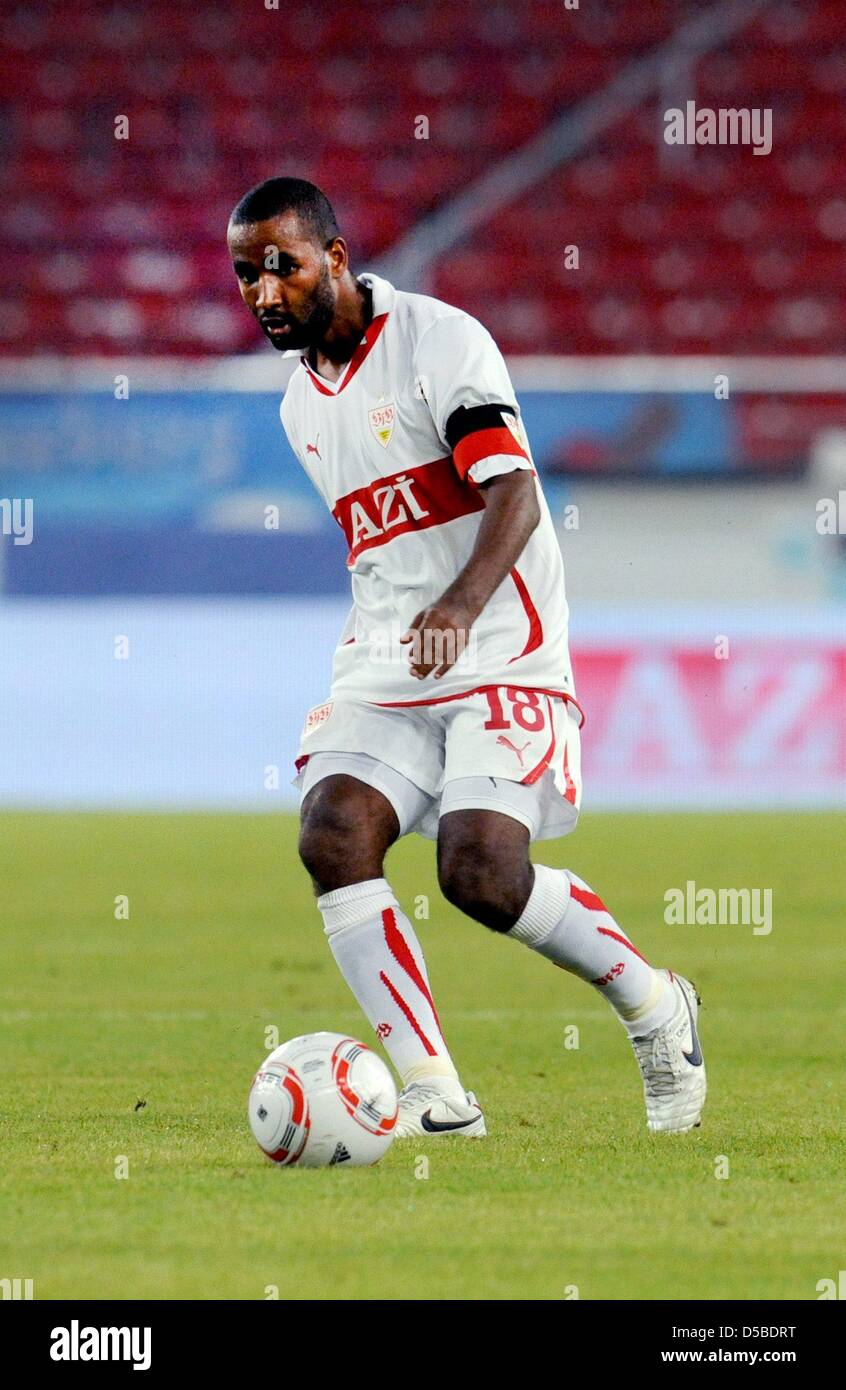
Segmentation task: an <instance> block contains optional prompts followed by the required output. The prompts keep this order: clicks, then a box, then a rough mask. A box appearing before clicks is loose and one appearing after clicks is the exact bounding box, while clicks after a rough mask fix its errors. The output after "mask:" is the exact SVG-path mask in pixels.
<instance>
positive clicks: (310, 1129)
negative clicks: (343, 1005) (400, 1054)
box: [247, 1033, 397, 1168]
mask: <svg viewBox="0 0 846 1390" xmlns="http://www.w3.org/2000/svg"><path fill="white" fill-rule="evenodd" d="M247 1113H248V1115H249V1120H250V1129H251V1130H252V1131H253V1135H254V1137H255V1139H256V1142H257V1143H258V1146H259V1148H260V1149H262V1150H263V1152H264V1153H266V1154H267V1156H268V1158H270V1159H272V1160H273V1162H274V1163H278V1164H279V1165H280V1166H284V1167H291V1166H292V1165H293V1164H294V1163H296V1164H298V1165H299V1166H300V1168H327V1167H330V1166H331V1165H332V1164H334V1163H346V1164H347V1165H348V1166H349V1167H351V1168H358V1167H362V1166H364V1165H366V1164H371V1163H378V1161H379V1159H380V1158H381V1157H382V1155H383V1153H385V1151H386V1149H387V1148H388V1146H389V1145H390V1142H391V1140H392V1139H393V1137H394V1126H395V1125H396V1122H397V1091H396V1087H395V1085H394V1082H393V1077H392V1076H391V1073H390V1072H389V1071H388V1068H387V1067H386V1066H385V1063H384V1062H383V1061H382V1060H381V1058H380V1057H377V1056H376V1053H375V1052H372V1051H371V1049H370V1048H369V1047H365V1045H364V1043H360V1042H356V1040H355V1039H354V1038H349V1037H346V1036H345V1035H344V1034H343V1033H306V1034H305V1035H304V1036H303V1037H301V1038H292V1039H291V1040H290V1042H286V1043H283V1044H282V1046H281V1047H277V1048H276V1050H275V1052H271V1053H270V1056H269V1057H267V1058H265V1060H264V1062H263V1063H262V1065H261V1067H260V1068H259V1070H258V1071H257V1072H256V1074H255V1076H254V1077H253V1084H252V1086H251V1087H250V1098H249V1102H248V1106H247Z"/></svg>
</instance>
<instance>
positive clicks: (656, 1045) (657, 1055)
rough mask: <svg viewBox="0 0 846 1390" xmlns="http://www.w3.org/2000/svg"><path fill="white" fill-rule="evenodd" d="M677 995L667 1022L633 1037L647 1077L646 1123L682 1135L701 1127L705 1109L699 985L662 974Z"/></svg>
mask: <svg viewBox="0 0 846 1390" xmlns="http://www.w3.org/2000/svg"><path fill="white" fill-rule="evenodd" d="M661 974H662V975H664V976H665V977H666V979H668V980H669V981H670V983H671V985H672V986H673V988H674V989H675V991H676V995H677V1006H676V1010H675V1013H674V1014H673V1016H672V1018H671V1019H670V1021H669V1023H665V1024H664V1025H663V1027H661V1028H656V1029H655V1031H654V1032H652V1033H647V1034H646V1036H645V1037H643V1038H632V1039H631V1044H632V1047H633V1048H634V1050H635V1056H636V1057H637V1061H638V1066H639V1067H640V1071H641V1075H642V1077H643V1095H644V1099H645V1101H646V1123H647V1126H648V1128H649V1129H651V1130H653V1131H655V1130H662V1131H667V1132H672V1133H675V1134H683V1133H684V1132H685V1131H686V1130H688V1129H694V1128H695V1127H696V1126H697V1125H698V1124H699V1117H700V1115H701V1114H702V1107H703V1105H704V1104H705V1091H706V1081H705V1059H704V1058H703V1056H702V1048H701V1047H700V1046H699V1036H698V1034H697V1031H696V1021H697V1017H698V1014H699V1004H700V999H699V995H698V994H697V993H696V986H695V985H692V984H691V983H690V981H689V980H685V979H684V978H683V976H681V975H674V974H673V972H672V971H671V970H662V971H661Z"/></svg>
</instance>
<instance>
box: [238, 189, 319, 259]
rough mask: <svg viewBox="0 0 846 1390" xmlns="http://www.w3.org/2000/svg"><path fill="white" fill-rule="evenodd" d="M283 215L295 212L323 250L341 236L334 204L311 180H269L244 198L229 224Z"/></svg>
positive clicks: (260, 220) (240, 223) (251, 190)
mask: <svg viewBox="0 0 846 1390" xmlns="http://www.w3.org/2000/svg"><path fill="white" fill-rule="evenodd" d="M283 212H295V213H296V214H297V217H298V218H299V219H300V222H301V223H302V224H303V226H304V227H307V228H308V230H309V231H310V232H311V234H312V237H313V238H314V240H315V241H316V242H318V244H319V245H320V246H327V245H328V243H329V242H330V241H332V240H333V238H334V237H336V236H340V232H339V230H338V223H337V221H336V218H335V214H334V212H333V211H332V204H331V203H330V202H329V199H328V198H327V197H326V194H325V193H323V192H322V191H321V189H319V188H318V187H317V185H316V184H314V183H309V182H308V179H288V178H277V179H265V181H264V183H258V184H256V186H255V188H251V189H250V191H249V193H245V194H244V196H243V198H242V199H241V201H240V203H237V204H236V206H235V208H234V209H233V211H232V216H231V217H230V219H229V221H230V222H231V223H233V224H234V225H235V226H242V225H243V224H244V223H245V222H264V221H265V220H266V219H267V218H268V217H278V216H279V214H280V213H283Z"/></svg>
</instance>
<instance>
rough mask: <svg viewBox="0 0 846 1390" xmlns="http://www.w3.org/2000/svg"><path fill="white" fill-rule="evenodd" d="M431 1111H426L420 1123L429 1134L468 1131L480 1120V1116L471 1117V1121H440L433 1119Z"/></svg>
mask: <svg viewBox="0 0 846 1390" xmlns="http://www.w3.org/2000/svg"><path fill="white" fill-rule="evenodd" d="M431 1114H432V1112H431V1110H424V1111H423V1114H422V1115H421V1116H420V1123H421V1125H422V1126H423V1128H424V1129H425V1131H426V1133H427V1134H444V1133H445V1132H446V1131H447V1130H450V1129H466V1128H467V1126H468V1125H474V1124H475V1123H476V1121H477V1120H478V1118H479V1116H478V1115H471V1117H470V1119H469V1120H455V1121H452V1120H450V1121H444V1122H442V1121H440V1120H433V1119H432V1118H431Z"/></svg>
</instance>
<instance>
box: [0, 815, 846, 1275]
mask: <svg viewBox="0 0 846 1390" xmlns="http://www.w3.org/2000/svg"><path fill="white" fill-rule="evenodd" d="M295 835H296V827H295V821H294V818H293V817H289V816H214V815H208V816H200V815H197V816H189V815H185V816H155V815H149V816H145V815H137V816H130V815H125V816H100V815H66V816H61V815H17V814H15V815H12V814H9V815H4V816H2V817H0V863H2V909H0V914H1V915H2V970H0V1025H1V1026H0V1039H2V1078H3V1080H2V1092H3V1099H2V1107H1V1108H2V1153H3V1162H2V1170H1V1171H0V1277H2V1278H22V1279H26V1278H31V1279H33V1280H34V1290H35V1297H36V1298H37V1299H55V1298H77V1297H80V1298H94V1299H97V1298H114V1297H117V1298H149V1299H166V1298H199V1299H205V1298H224V1299H233V1298H237V1299H263V1298H266V1297H268V1296H272V1293H273V1290H278V1296H279V1298H280V1299H295V1298H308V1299H335V1298H343V1299H370V1298H379V1299H382V1298H387V1299H468V1298H469V1299H514V1298H519V1299H525V1298H528V1299H544V1300H546V1299H551V1300H563V1299H566V1298H568V1297H573V1296H574V1294H573V1289H574V1287H575V1288H576V1289H577V1290H578V1296H579V1297H580V1298H582V1299H606V1298H607V1299H660V1298H670V1299H693V1298H706V1299H716V1298H734V1299H784V1298H799V1299H810V1300H813V1299H815V1298H817V1297H818V1293H817V1289H816V1285H817V1283H818V1281H820V1280H821V1279H826V1278H832V1279H835V1280H836V1278H837V1273H838V1270H840V1269H842V1268H844V1263H846V1219H845V1218H844V1213H845V1212H846V1208H844V1203H843V1200H842V1191H843V1189H842V1183H843V1165H844V1142H843V1132H842V1113H843V1081H844V1074H843V1037H844V1028H845V1026H846V995H845V994H844V988H843V982H844V978H846V971H845V970H844V963H846V962H845V961H844V955H846V932H844V928H846V861H844V856H843V845H844V843H846V816H838V815H817V814H805V815H790V816H787V815H757V816H755V815H723V816H720V815H713V816H712V815H676V816H645V815H644V816H622V815H603V816H600V815H588V816H587V817H586V818H585V820H584V822H583V824H582V826H581V828H580V829H579V830H578V832H577V833H576V834H575V835H574V836H572V837H570V839H568V840H561V841H557V842H552V843H549V844H544V845H540V846H537V847H536V849H535V857H536V858H538V859H539V860H542V861H544V862H546V863H551V864H556V865H560V866H564V865H567V866H568V867H572V868H573V869H574V870H575V871H576V872H577V873H579V874H581V875H582V876H583V877H584V878H586V879H587V881H588V882H589V883H590V884H591V885H592V886H593V887H594V888H595V889H596V891H597V892H599V893H600V894H601V895H602V896H603V898H604V899H605V901H606V902H607V903H608V905H609V908H610V909H611V910H612V911H613V912H614V913H615V914H616V915H617V917H618V918H619V920H620V921H621V923H622V924H623V925H624V926H625V927H626V928H627V929H628V930H630V931H631V933H632V934H633V936H634V938H635V940H636V942H637V943H638V945H639V946H640V948H641V949H642V950H644V951H645V953H646V954H647V955H648V956H649V958H650V959H651V960H652V961H653V962H654V963H655V964H666V965H670V966H673V967H676V968H677V969H679V970H681V971H684V972H685V973H686V974H688V975H690V976H691V977H692V978H693V979H694V980H695V981H696V983H697V985H698V986H699V989H700V992H701V994H702V996H703V999H704V1009H703V1012H702V1015H701V1033H702V1041H703V1045H704V1050H705V1054H706V1058H707V1061H708V1067H709V1082H710V1096H709V1101H708V1104H707V1106H706V1109H705V1118H704V1123H703V1125H702V1128H701V1129H700V1130H698V1131H694V1132H693V1133H691V1134H688V1135H683V1136H668V1135H667V1136H662V1135H650V1134H648V1133H647V1131H646V1126H645V1120H644V1112H643V1103H642V1097H641V1087H640V1078H639V1076H638V1073H637V1068H636V1065H635V1061H634V1057H633V1055H632V1053H631V1050H630V1048H629V1045H628V1043H627V1041H626V1038H625V1034H624V1032H623V1030H622V1028H621V1027H620V1026H619V1024H618V1023H617V1022H616V1021H615V1019H614V1018H613V1015H612V1014H611V1011H610V1009H608V1007H607V1005H606V1004H605V1003H604V1002H603V1001H602V999H601V998H599V996H598V995H597V993H596V991H594V990H592V989H591V988H590V987H589V986H587V985H584V984H582V983H580V982H579V981H578V980H575V979H573V978H572V977H570V976H569V975H567V974H565V973H564V972H562V971H560V970H556V969H555V968H554V967H553V966H552V965H550V964H549V963H548V962H547V961H545V960H543V959H542V958H540V957H538V956H536V955H533V954H532V953H531V952H529V951H527V950H525V949H524V948H522V947H520V946H518V945H516V944H515V943H513V942H510V941H506V940H503V939H501V938H497V937H494V936H493V935H491V934H490V933H488V932H486V931H485V929H484V928H483V927H480V926H477V925H475V924H474V923H472V922H470V921H468V920H467V919H464V918H462V917H461V916H460V915H459V914H458V913H456V912H455V911H453V910H452V909H451V908H449V907H447V905H446V904H445V903H444V902H443V900H442V898H441V897H440V895H439V893H438V889H437V885H436V881H435V874H434V851H433V847H432V845H431V844H429V843H428V842H424V841H422V840H419V839H417V838H411V839H409V840H407V841H405V842H403V843H401V844H400V845H399V846H397V847H396V849H395V850H394V851H393V852H392V854H391V856H390V859H389V862H388V874H389V876H390V879H391V882H392V884H393V886H394V888H395V890H396V892H397V893H398V895H399V897H400V900H401V901H402V902H403V904H404V906H405V907H406V909H407V910H408V909H409V908H410V907H412V905H413V902H414V899H415V898H416V897H417V896H418V895H420V894H426V895H428V896H429V901H430V915H429V919H428V921H420V922H419V923H418V924H417V926H418V931H419V933H420V936H421V939H422V941H423V945H424V949H425V951H426V955H427V960H428V964H429V970H430V974H431V976H432V981H433V986H434V991H435V996H436V1000H437V1002H438V1005H439V1010H440V1014H441V1018H442V1021H443V1023H444V1027H445V1030H446V1034H447V1040H448V1042H449V1044H450V1046H451V1048H452V1051H453V1053H454V1055H455V1057H456V1059H457V1061H458V1063H459V1065H460V1068H461V1072H462V1076H463V1078H464V1081H465V1084H466V1085H468V1086H472V1087H473V1089H475V1090H476V1091H477V1092H478V1095H479V1098H480V1100H481V1101H482V1103H483V1105H484V1107H485V1110H486V1114H487V1119H488V1127H489V1138H488V1139H487V1140H485V1141H483V1142H469V1141H464V1142H462V1141H460V1140H446V1141H445V1140H437V1139H432V1140H430V1141H429V1142H428V1143H423V1142H422V1141H417V1140H412V1141H405V1142H403V1143H398V1144H396V1145H394V1147H393V1148H392V1149H391V1150H389V1152H388V1154H387V1155H386V1157H385V1158H384V1159H383V1161H382V1162H381V1163H380V1164H378V1165H377V1166H376V1167H374V1168H370V1169H358V1170H344V1169H337V1168H333V1169H327V1170H322V1171H317V1172H307V1171H302V1172H301V1171H297V1170H291V1171H286V1170H280V1169H275V1168H273V1167H272V1166H271V1165H270V1164H269V1163H268V1162H267V1161H266V1160H265V1159H264V1158H263V1157H262V1156H261V1154H260V1153H259V1152H258V1150H257V1148H256V1147H255V1145H254V1143H253V1140H252V1137H251V1135H250V1133H249V1130H248V1127H247V1123H246V1116H245V1103H246V1092H247V1088H248V1085H249V1081H250V1078H251V1076H252V1073H253V1071H254V1069H255V1068H256V1066H257V1064H258V1063H259V1062H260V1060H261V1059H262V1057H263V1056H264V1055H265V1052H266V1050H267V1049H266V1047H265V1042H264V1040H265V1029H266V1028H267V1027H268V1026H271V1025H275V1026H276V1027H277V1028H278V1030H279V1037H280V1039H285V1038H286V1037H290V1036H293V1035H295V1034H297V1033H302V1032H306V1031H310V1030H312V1029H318V1028H329V1029H339V1030H349V1031H350V1032H352V1033H353V1034H358V1035H359V1036H362V1037H363V1038H364V1040H365V1041H367V1042H370V1043H371V1044H375V1039H373V1038H372V1036H370V1035H369V1030H368V1028H367V1024H366V1023H365V1022H364V1020H363V1019H362V1018H361V1016H360V1014H359V1012H358V1010H357V1008H356V1006H355V1003H354V1001H353V999H352V997H351V996H350V995H349V994H348V992H347V989H346V986H345V984H344V982H343V980H342V979H341V977H340V975H339V974H338V973H337V971H336V967H335V965H334V962H333V960H332V958H331V955H330V952H329V950H328V948H327V946H326V944H325V941H324V938H323V934H322V930H321V924H320V921H319V917H318V915H317V913H316V910H315V909H314V907H313V905H312V900H311V893H310V885H309V883H308V881H307V878H306V875H305V873H304V871H303V870H301V869H300V867H299V865H298V862H297V859H296V854H295ZM688 879H694V880H695V881H696V883H697V884H698V885H699V886H708V887H714V888H717V887H720V886H724V887H741V886H748V887H761V888H766V887H769V888H772V890H773V930H772V932H771V934H770V935H769V936H755V935H753V933H752V930H751V927H744V926H740V925H735V926H668V925H666V924H665V923H664V920H663V907H664V900H663V895H664V893H665V891H666V890H667V889H668V888H670V887H676V886H683V885H684V883H685V882H686V881H687V880H688ZM120 894H125V895H127V896H128V899H129V918H128V920H119V919H118V920H116V918H115V899H116V897H117V896H118V895H120ZM570 1024H575V1025H577V1027H578V1030H579V1047H578V1048H577V1049H576V1048H568V1047H565V1045H564V1043H565V1029H566V1028H567V1025H570ZM141 1102H143V1104H141ZM121 1155H122V1156H124V1157H125V1158H126V1159H127V1160H128V1177H126V1178H116V1176H115V1172H116V1163H117V1162H118V1160H119V1157H120V1156H121ZM421 1155H425V1156H426V1157H427V1158H428V1177H423V1176H420V1174H421V1173H422V1171H423V1170H424V1168H425V1165H424V1164H422V1163H421V1162H420V1161H419V1160H420V1156H421ZM720 1156H725V1158H726V1159H727V1160H728V1176H727V1177H725V1178H718V1177H717V1176H715V1173H716V1171H717V1170H718V1169H720V1170H722V1169H723V1168H724V1165H722V1164H721V1163H720Z"/></svg>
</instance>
